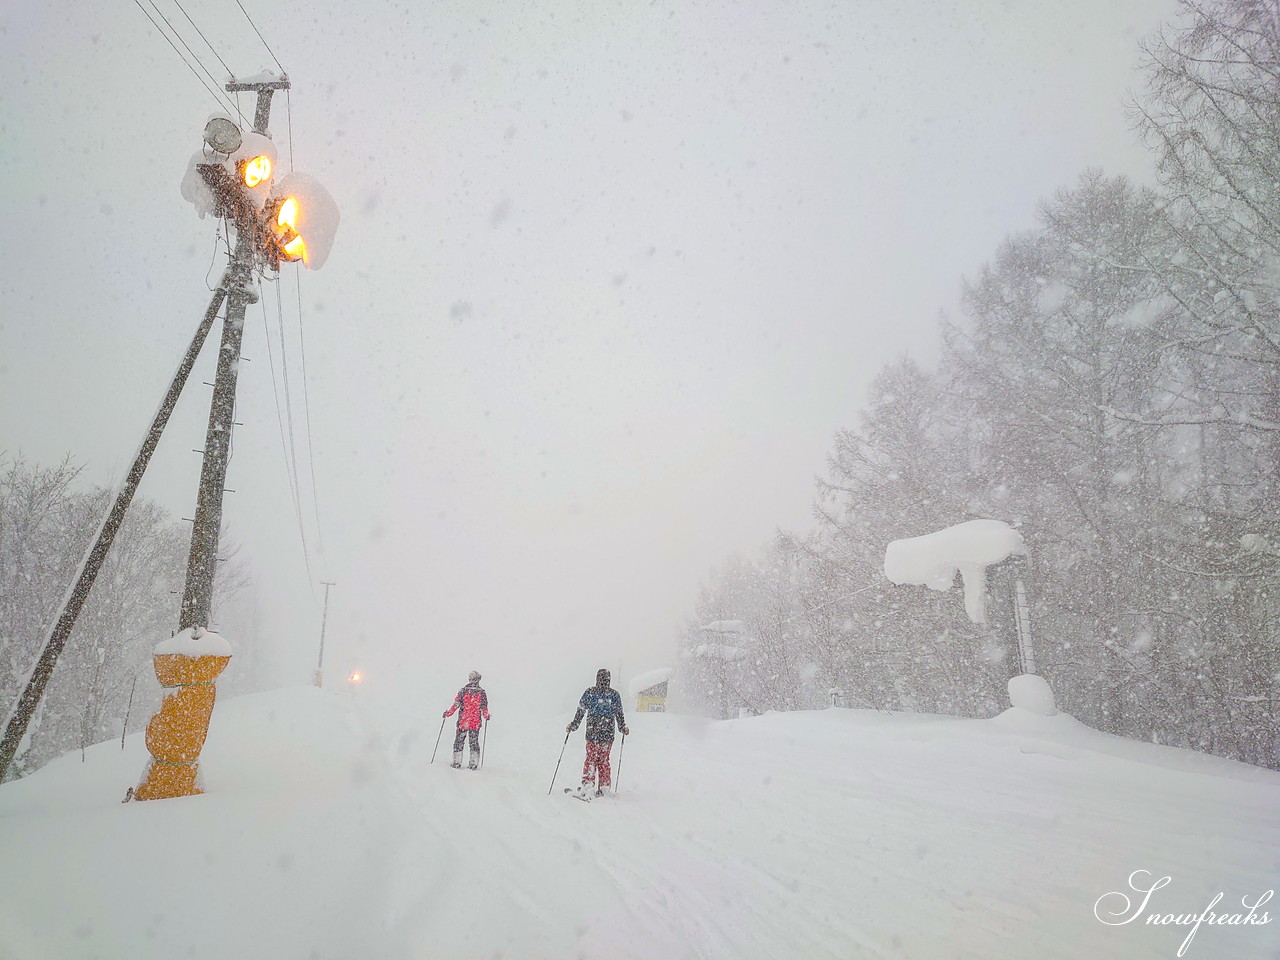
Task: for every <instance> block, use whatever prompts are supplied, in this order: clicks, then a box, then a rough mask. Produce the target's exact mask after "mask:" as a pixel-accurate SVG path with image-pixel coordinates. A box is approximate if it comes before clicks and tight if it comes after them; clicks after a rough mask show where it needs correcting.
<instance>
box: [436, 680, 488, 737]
mask: <svg viewBox="0 0 1280 960" xmlns="http://www.w3.org/2000/svg"><path fill="white" fill-rule="evenodd" d="M458 710H461V711H462V713H461V714H460V715H459V716H458V727H459V729H462V730H479V729H480V718H481V717H484V719H486V720H488V719H489V695H488V694H487V693H485V692H484V690H482V689H481V688H480V684H478V683H468V684H467V685H466V686H465V687H463V688H462V689H461V690H459V691H458V695H457V696H456V697H454V698H453V706H452V707H450V708H449V711H448V712H447V713H446V714H445V716H446V717H452V716H453V714H454V712H455V711H458Z"/></svg>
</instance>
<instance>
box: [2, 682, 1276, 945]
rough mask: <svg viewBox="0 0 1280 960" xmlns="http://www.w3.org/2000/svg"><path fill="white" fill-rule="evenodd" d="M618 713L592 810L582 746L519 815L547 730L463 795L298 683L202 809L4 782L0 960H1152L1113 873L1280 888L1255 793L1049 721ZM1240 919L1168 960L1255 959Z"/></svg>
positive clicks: (1166, 937) (539, 727) (109, 777)
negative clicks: (568, 789) (1099, 914)
mask: <svg viewBox="0 0 1280 960" xmlns="http://www.w3.org/2000/svg"><path fill="white" fill-rule="evenodd" d="M629 719H630V725H631V729H632V736H631V737H629V738H628V739H627V742H626V747H625V752H624V754H623V759H622V768H621V781H620V787H621V789H620V792H619V795H618V796H617V797H616V798H602V799H600V800H597V801H594V802H593V803H590V804H584V803H580V802H578V801H575V800H573V799H571V798H569V797H566V796H564V794H563V793H562V792H561V787H562V786H567V785H570V784H572V783H574V782H575V781H576V779H577V774H578V772H579V771H580V765H581V758H582V741H581V733H578V734H577V735H575V736H574V737H572V738H571V739H570V741H569V746H568V749H567V750H566V752H565V758H564V762H563V765H562V766H561V769H560V775H559V779H558V781H557V786H556V789H555V792H554V794H553V795H550V796H548V795H547V789H548V786H549V785H550V779H551V774H552V771H553V769H554V767H555V762H556V757H557V755H558V754H559V751H560V747H561V745H562V743H563V740H564V723H565V722H566V720H567V717H561V718H554V717H552V718H548V719H546V720H545V721H541V722H537V723H529V722H526V723H519V722H516V721H515V719H514V718H512V719H511V720H509V721H506V722H503V721H502V720H501V719H500V716H496V718H495V722H494V724H493V725H492V726H491V728H490V733H489V737H488V748H489V749H488V753H487V754H486V759H485V765H484V768H483V770H481V771H479V772H476V773H472V772H470V771H467V770H461V771H456V770H451V769H450V768H449V766H448V749H449V746H450V743H449V737H450V733H451V731H452V725H451V724H450V725H448V728H447V729H446V731H445V736H444V739H443V740H442V742H441V746H440V753H439V755H438V757H437V759H436V762H435V764H434V765H430V764H428V760H429V759H430V757H431V750H432V746H433V743H434V741H435V735H436V732H437V727H438V722H439V721H438V719H436V718H434V717H411V716H407V715H400V714H396V713H394V712H391V711H389V710H386V709H385V708H382V707H379V706H378V705H375V704H371V703H359V702H357V701H354V700H352V699H350V698H349V697H348V696H347V695H346V694H334V693H328V692H325V693H321V692H319V691H316V690H311V689H297V690H287V691H277V692H274V693H270V694H262V695H257V696H253V697H245V698H241V699H238V700H227V701H223V702H221V703H219V705H218V708H217V710H216V711H215V714H214V725H213V729H212V731H211V734H210V738H209V742H208V744H207V746H206V749H205V753H204V757H203V767H204V770H205V778H206V786H207V788H208V791H209V792H208V793H207V794H206V795H204V796H202V797H194V798H184V799H180V800H170V801H158V802H151V803H129V804H121V803H120V800H121V798H122V796H123V795H124V791H125V789H126V787H128V786H130V785H131V784H133V783H134V782H136V780H137V777H138V774H139V772H140V770H141V768H142V766H143V763H144V761H145V750H144V747H143V745H142V743H141V738H140V737H132V738H130V740H129V741H128V742H127V744H126V748H125V749H124V750H123V751H122V750H121V747H120V744H119V742H118V741H117V742H115V743H107V744H102V745H99V746H97V747H94V748H92V749H90V750H89V751H88V753H87V756H86V759H85V762H83V763H82V762H81V759H80V755H79V753H76V754H73V755H69V756H67V757H64V758H62V759H61V760H59V761H57V762H55V763H53V764H50V765H49V766H48V767H46V768H45V769H43V770H41V771H39V772H38V773H36V774H34V775H33V776H31V777H28V778H26V779H24V780H21V781H17V782H14V783H10V784H7V785H5V786H4V787H0V861H2V862H3V864H4V869H3V870H0V958H3V960H72V958H129V960H149V958H156V960H159V958H166V960H168V958H185V957H193V958H205V957H207V958H227V957H236V958H245V960H256V958H262V960H267V958H271V960H295V958H297V960H307V958H318V960H320V958H322V960H356V958H360V960H400V958H406V960H407V958H414V960H419V958H420V960H451V958H453V960H473V958H474V960H492V958H503V960H535V958H536V960H542V958H546V960H568V958H586V960H631V958H636V960H675V958H715V960H721V958H723V960H736V958H760V960H765V958H769V960H788V958H796V960H800V958H803V960H816V958H839V960H853V958H862V957H866V958H895V960H896V958H902V960H952V958H954V960H961V958H983V960H994V958H1010V960H1050V958H1063V960H1066V958H1071V960H1080V958H1091V960H1097V958H1116V960H1148V958H1150V960H1155V958H1166V957H1174V956H1176V955H1177V951H1178V949H1179V947H1180V946H1181V944H1182V942H1183V940H1184V939H1185V937H1186V935H1187V933H1188V928H1187V927H1180V926H1164V927H1160V926H1152V925H1146V924H1143V923H1142V922H1141V919H1139V920H1138V921H1137V922H1133V923H1130V924H1126V925H1117V926H1107V925H1104V924H1103V923H1101V922H1099V920H1098V919H1096V918H1095V916H1094V906H1095V902H1096V901H1097V900H1098V899H1099V898H1100V897H1102V896H1103V895H1104V894H1107V893H1108V892H1112V891H1121V890H1124V891H1128V888H1127V878H1128V877H1129V875H1130V874H1132V873H1133V872H1134V871H1135V870H1140V869H1141V870H1148V871H1151V873H1152V874H1154V876H1155V877H1157V878H1158V877H1162V876H1166V875H1167V876H1169V877H1171V878H1172V879H1171V882H1170V884H1169V885H1168V886H1166V887H1164V888H1163V889H1161V890H1159V891H1157V892H1156V893H1155V894H1153V897H1152V901H1151V911H1150V912H1156V911H1158V912H1160V913H1170V912H1172V913H1184V914H1189V913H1196V914H1198V913H1200V912H1201V911H1202V910H1203V909H1204V907H1205V906H1206V905H1207V904H1208V903H1209V901H1210V900H1211V899H1212V898H1213V896H1214V895H1215V894H1216V893H1218V892H1223V893H1224V894H1225V896H1224V898H1223V900H1222V901H1221V902H1220V903H1219V905H1218V908H1217V909H1219V910H1220V911H1227V912H1230V911H1232V910H1234V911H1235V912H1244V911H1243V908H1241V907H1240V904H1239V901H1240V898H1241V897H1242V896H1249V897H1250V898H1251V899H1252V898H1256V897H1257V896H1258V895H1259V894H1261V893H1263V892H1265V891H1266V890H1268V889H1272V888H1274V887H1275V886H1276V885H1277V876H1278V875H1280V870H1278V869H1277V867H1278V866H1280V816H1278V815H1277V811H1280V775H1277V774H1274V773H1270V772H1267V771H1263V770H1259V769H1257V768H1252V767H1247V766H1244V765H1240V764H1234V763H1230V762H1227V761H1222V760H1217V759H1213V758H1209V757H1205V756H1201V755H1198V754H1193V753H1189V752H1186V751H1178V750H1173V749H1169V748H1161V747H1155V746H1151V745H1146V744H1138V743H1133V742H1130V741H1125V740H1120V739H1116V738H1112V737H1106V736H1103V735H1101V734H1097V733H1095V732H1093V731H1091V730H1088V729H1087V728H1084V727H1083V726H1081V725H1079V724H1077V723H1076V722H1075V721H1073V720H1071V718H1069V717H1066V716H1058V717H1040V716H1037V715H1034V714H1030V713H1027V712H1025V711H1020V710H1015V711H1011V712H1010V713H1007V714H1005V715H1003V716H1002V717H999V718H996V719H994V720H988V721H974V720H956V719H949V718H943V717H921V716H912V715H901V714H899V715H889V714H885V713H875V712H867V711H853V710H827V711H822V712H818V713H798V714H781V715H769V716H764V717H757V718H752V719H745V720H735V721H730V722H711V721H706V720H700V719H693V718H687V717H680V716H675V715H660V714H659V715H643V716H634V717H631V718H629ZM617 753H618V750H617V747H616V746H615V749H614V759H615V765H616V762H617ZM1128 892H1130V893H1131V892H1132V891H1128ZM1135 906H1136V903H1135ZM1268 909H1269V910H1270V915H1271V916H1272V917H1273V919H1272V920H1271V922H1270V923H1267V924H1254V925H1247V926H1242V925H1234V926H1214V927H1210V926H1201V927H1200V928H1199V930H1198V931H1197V933H1196V936H1195V938H1194V939H1193V941H1192V942H1191V944H1190V945H1189V947H1188V948H1187V949H1186V951H1185V953H1184V955H1185V956H1187V957H1196V958H1204V960H1209V958H1222V960H1228V958H1229V960H1274V958H1275V957H1277V956H1280V911H1278V910H1277V909H1276V905H1275V903H1274V901H1273V902H1272V904H1270V905H1268V906H1267V907H1263V908H1262V910H1263V911H1267V910H1268Z"/></svg>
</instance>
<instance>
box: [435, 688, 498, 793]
mask: <svg viewBox="0 0 1280 960" xmlns="http://www.w3.org/2000/svg"><path fill="white" fill-rule="evenodd" d="M457 711H461V713H458V733H457V735H456V736H455V737H454V738H453V763H452V764H450V766H452V767H453V768H454V769H455V770H457V769H458V768H459V767H461V766H462V744H463V741H465V740H470V741H471V762H470V764H469V766H470V767H471V769H472V770H474V769H476V767H478V766H479V765H480V720H481V718H483V719H485V720H488V719H489V695H488V694H487V693H485V692H484V690H483V689H481V687H480V674H478V673H477V672H476V671H474V670H472V671H471V673H470V674H468V675H467V685H466V686H465V687H463V688H462V689H461V690H459V691H458V695H457V696H456V697H454V698H453V706H451V707H450V708H449V709H448V710H446V711H445V712H444V714H443V716H445V717H452V716H453V715H454V713H455V712H457Z"/></svg>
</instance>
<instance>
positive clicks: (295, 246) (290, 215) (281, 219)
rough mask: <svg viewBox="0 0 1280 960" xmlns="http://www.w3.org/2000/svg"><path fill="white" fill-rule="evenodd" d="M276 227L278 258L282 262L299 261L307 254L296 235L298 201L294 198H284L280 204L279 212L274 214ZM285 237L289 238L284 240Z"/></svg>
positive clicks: (300, 239) (303, 244) (300, 238)
mask: <svg viewBox="0 0 1280 960" xmlns="http://www.w3.org/2000/svg"><path fill="white" fill-rule="evenodd" d="M276 226H277V227H279V228H280V230H279V236H280V240H281V243H280V256H281V258H282V259H284V260H290V261H297V260H301V259H302V257H303V254H305V253H306V252H307V245H306V243H305V242H304V241H303V239H302V236H301V235H300V234H299V233H298V201H297V200H296V199H295V198H294V197H286V198H285V200H284V203H282V204H280V212H279V213H277V214H276ZM286 237H291V239H289V240H285V238H286Z"/></svg>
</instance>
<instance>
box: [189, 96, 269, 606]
mask: <svg viewBox="0 0 1280 960" xmlns="http://www.w3.org/2000/svg"><path fill="white" fill-rule="evenodd" d="M288 89H289V81H288V80H287V79H286V78H283V77H282V78H280V79H278V80H268V81H262V82H244V83H241V82H238V81H232V82H231V83H228V84H227V90H228V91H229V92H232V93H235V92H239V91H249V90H252V91H256V92H257V94H258V105H257V110H256V111H255V112H254V117H253V132H254V133H257V134H261V135H263V136H266V135H267V123H268V121H269V120H270V119H271V96H272V94H273V93H275V91H277V90H288ZM257 242H258V229H257V225H256V224H255V223H253V222H252V221H250V219H249V218H248V217H246V216H244V215H243V208H242V207H241V208H237V215H236V248H235V252H234V253H233V254H232V256H231V264H230V266H229V267H228V268H227V275H228V282H227V316H226V319H225V320H224V321H223V323H222V345H221V348H220V349H219V351H218V370H217V375H216V376H215V377H214V381H213V400H212V402H211V403H210V405H209V429H208V431H207V432H206V434H205V442H204V460H203V462H202V464H201V467H200V489H199V492H198V493H197V495H196V515H195V522H194V523H193V525H192V530H191V553H190V555H189V557H188V559H187V579H186V583H185V585H184V586H183V591H182V607H181V610H180V611H179V614H178V629H179V630H185V629H187V628H188V627H207V626H209V625H210V620H211V619H212V613H213V582H214V578H215V576H216V574H217V567H218V537H219V534H220V532H221V528H222V494H223V491H224V490H225V488H226V480H227V463H228V460H229V459H230V452H231V427H232V424H233V422H234V420H235V412H236V380H237V376H238V374H239V372H240V344H241V341H242V340H243V338H244V313H245V308H246V307H247V306H248V305H249V304H251V303H257V302H258V296H257V294H256V293H254V291H253V266H254V254H255V251H256V248H257Z"/></svg>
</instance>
